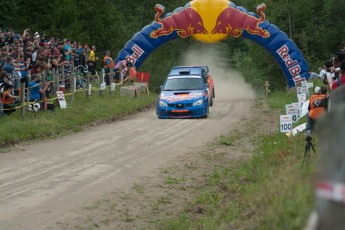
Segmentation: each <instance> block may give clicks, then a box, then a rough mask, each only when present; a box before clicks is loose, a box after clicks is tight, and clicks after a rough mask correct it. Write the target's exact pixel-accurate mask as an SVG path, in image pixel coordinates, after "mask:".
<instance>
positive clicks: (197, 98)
mask: <svg viewBox="0 0 345 230" xmlns="http://www.w3.org/2000/svg"><path fill="white" fill-rule="evenodd" d="M214 98H215V92H214V85H213V79H212V77H211V75H210V74H209V69H208V66H175V67H173V68H172V70H171V71H170V73H169V75H168V77H167V78H166V80H165V82H164V84H163V85H162V86H161V93H160V95H159V97H158V100H157V105H156V114H157V117H158V118H197V117H208V114H209V107H210V106H212V105H213V100H214Z"/></svg>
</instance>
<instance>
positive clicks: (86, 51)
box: [84, 43, 91, 63]
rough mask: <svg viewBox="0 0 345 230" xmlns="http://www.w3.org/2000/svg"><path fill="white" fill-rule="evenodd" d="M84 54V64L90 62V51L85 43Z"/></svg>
mask: <svg viewBox="0 0 345 230" xmlns="http://www.w3.org/2000/svg"><path fill="white" fill-rule="evenodd" d="M84 52H85V63H87V62H88V61H90V52H91V49H90V47H89V45H88V44H87V43H85V44H84Z"/></svg>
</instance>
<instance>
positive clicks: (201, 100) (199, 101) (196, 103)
mask: <svg viewBox="0 0 345 230" xmlns="http://www.w3.org/2000/svg"><path fill="white" fill-rule="evenodd" d="M202 103H204V99H200V100H197V101H195V102H194V103H193V106H197V105H202Z"/></svg>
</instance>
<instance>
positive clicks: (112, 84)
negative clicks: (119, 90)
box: [110, 82, 115, 91]
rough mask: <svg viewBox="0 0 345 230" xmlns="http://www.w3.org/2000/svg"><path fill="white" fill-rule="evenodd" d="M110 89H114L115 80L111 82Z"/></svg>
mask: <svg viewBox="0 0 345 230" xmlns="http://www.w3.org/2000/svg"><path fill="white" fill-rule="evenodd" d="M110 90H111V91H115V82H113V83H111V85H110Z"/></svg>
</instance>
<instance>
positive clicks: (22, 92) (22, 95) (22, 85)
mask: <svg viewBox="0 0 345 230" xmlns="http://www.w3.org/2000/svg"><path fill="white" fill-rule="evenodd" d="M19 97H20V106H21V107H20V117H21V118H22V119H24V117H25V106H24V105H25V82H21V83H20V93H19Z"/></svg>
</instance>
